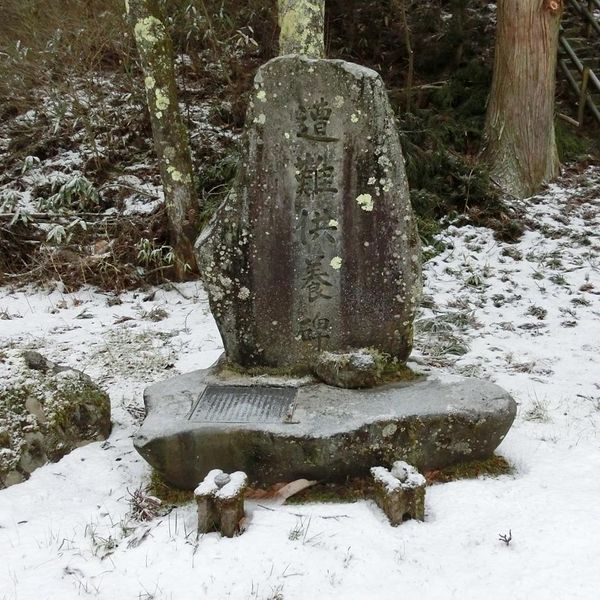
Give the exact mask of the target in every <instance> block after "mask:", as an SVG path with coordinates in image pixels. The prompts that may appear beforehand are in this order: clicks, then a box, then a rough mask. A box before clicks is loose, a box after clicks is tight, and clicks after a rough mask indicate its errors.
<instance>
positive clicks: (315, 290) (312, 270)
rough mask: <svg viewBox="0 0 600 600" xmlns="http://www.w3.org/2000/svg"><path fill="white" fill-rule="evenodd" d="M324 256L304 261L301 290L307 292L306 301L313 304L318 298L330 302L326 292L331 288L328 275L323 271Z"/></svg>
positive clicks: (320, 255)
mask: <svg viewBox="0 0 600 600" xmlns="http://www.w3.org/2000/svg"><path fill="white" fill-rule="evenodd" d="M324 258H325V256H324V255H323V254H319V255H317V256H311V257H310V258H306V259H305V263H306V269H305V272H304V276H303V277H302V289H303V290H308V301H309V302H311V303H312V302H315V301H316V300H318V299H319V298H324V299H326V300H330V299H331V296H329V295H328V294H327V293H326V291H327V288H328V287H331V282H330V281H329V274H328V273H327V272H326V271H325V270H324V269H323V265H322V263H323V259H324Z"/></svg>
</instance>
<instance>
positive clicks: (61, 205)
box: [39, 175, 100, 212]
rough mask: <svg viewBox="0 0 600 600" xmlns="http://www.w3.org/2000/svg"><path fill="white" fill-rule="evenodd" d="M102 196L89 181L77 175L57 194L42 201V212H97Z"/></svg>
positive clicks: (64, 184) (59, 189) (61, 187)
mask: <svg viewBox="0 0 600 600" xmlns="http://www.w3.org/2000/svg"><path fill="white" fill-rule="evenodd" d="M99 204H100V195H99V194H98V190H97V189H96V188H95V187H94V185H93V184H92V182H91V181H89V179H87V178H85V177H83V176H79V175H76V176H74V177H71V179H68V180H67V181H66V182H65V183H63V184H62V185H61V186H60V187H59V188H58V190H57V191H56V193H54V194H52V196H50V197H49V198H46V199H41V200H40V201H39V206H40V208H41V209H42V210H47V211H52V212H61V211H64V210H83V211H93V210H97V209H98V206H99Z"/></svg>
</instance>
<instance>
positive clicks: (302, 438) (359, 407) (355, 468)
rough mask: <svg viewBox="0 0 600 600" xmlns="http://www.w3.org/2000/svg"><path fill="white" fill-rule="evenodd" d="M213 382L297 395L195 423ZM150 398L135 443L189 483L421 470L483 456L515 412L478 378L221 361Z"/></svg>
mask: <svg viewBox="0 0 600 600" xmlns="http://www.w3.org/2000/svg"><path fill="white" fill-rule="evenodd" d="M207 386H211V393H214V390H215V389H217V391H218V388H219V386H224V387H226V388H227V389H228V390H230V389H231V388H232V387H234V388H235V387H244V386H258V387H269V386H274V387H276V388H279V389H280V388H281V387H284V388H294V389H295V391H296V394H295V398H294V399H293V406H292V408H291V410H290V411H289V414H286V415H285V417H283V418H280V419H278V420H272V419H266V420H268V421H271V422H256V421H254V422H236V423H232V422H228V423H226V422H215V421H211V422H206V421H198V420H193V419H194V415H197V414H199V413H200V414H205V415H206V414H209V412H210V411H208V412H207V411H199V410H198V409H199V406H198V403H199V399H200V397H201V395H202V394H203V392H204V390H205V389H206V387H207ZM207 397H208V396H207ZM144 401H145V405H146V411H147V416H146V419H145V421H144V423H143V424H142V426H141V427H140V429H139V431H138V432H137V434H136V435H135V438H134V446H135V448H136V449H137V451H138V452H139V453H140V454H141V455H142V457H143V458H144V459H145V460H147V461H148V462H149V463H150V464H151V465H152V466H153V467H154V468H155V469H156V470H157V471H158V472H159V473H160V474H161V475H162V476H163V477H164V479H165V480H166V481H168V482H169V483H171V484H172V485H175V486H176V487H179V488H183V489H194V488H195V487H196V486H197V485H198V483H199V482H200V481H202V480H203V478H204V477H205V476H206V475H207V473H208V472H209V471H211V470H212V469H215V468H219V469H223V470H224V471H229V472H231V471H244V472H246V473H247V474H248V476H249V478H250V480H255V481H260V482H262V483H273V482H277V481H291V480H294V479H299V478H307V479H317V480H328V481H332V480H340V479H343V478H345V477H347V476H354V475H367V474H368V473H369V469H370V468H371V467H373V466H375V465H391V464H392V463H393V462H394V461H396V460H405V461H406V462H408V463H410V464H412V465H414V466H415V467H416V468H417V469H419V470H420V471H421V472H424V471H427V470H430V469H438V468H442V467H445V466H448V465H451V464H455V463H459V462H463V461H471V460H480V459H485V458H488V457H489V456H490V455H491V454H492V453H493V451H494V450H495V449H496V447H497V446H498V445H499V444H500V442H501V441H502V439H503V438H504V436H505V435H506V433H507V432H508V430H509V428H510V426H511V424H512V422H513V420H514V418H515V414H516V403H515V401H514V400H513V399H512V397H511V396H510V395H509V394H508V392H506V391H505V390H503V389H502V388H500V387H498V386H497V385H495V384H492V383H490V382H487V381H483V380H479V379H452V380H442V379H439V378H435V377H432V376H429V377H427V378H424V379H422V380H420V381H416V382H415V381H413V382H408V383H396V384H390V385H384V386H380V387H377V388H373V389H361V390H352V389H341V388H336V387H331V386H328V385H325V384H323V383H318V382H315V381H313V380H311V379H309V378H305V379H291V378H265V377H243V376H237V375H231V374H230V375H228V376H224V375H220V374H219V372H218V371H217V369H216V368H215V367H211V368H210V369H204V370H199V371H194V372H192V373H187V374H185V375H179V376H177V377H174V378H172V379H169V380H167V381H164V382H161V383H157V384H155V385H152V386H150V387H148V388H147V389H146V390H145V392H144ZM200 401H202V400H201V399H200ZM200 408H201V407H200ZM190 417H191V419H190Z"/></svg>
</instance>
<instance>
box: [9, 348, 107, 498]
mask: <svg viewBox="0 0 600 600" xmlns="http://www.w3.org/2000/svg"><path fill="white" fill-rule="evenodd" d="M26 359H27V362H28V364H29V363H31V364H35V365H37V366H36V367H34V368H36V369H38V367H40V365H41V366H42V367H44V368H43V369H41V371H40V370H38V371H36V372H34V373H32V374H31V375H30V376H29V377H28V378H27V379H26V380H22V381H17V382H14V383H13V384H12V385H7V386H4V387H0V415H1V417H2V418H1V419H0V488H2V487H8V486H9V485H12V484H14V483H20V482H21V481H24V480H26V479H27V478H29V475H30V474H31V473H32V472H33V471H34V470H35V469H37V468H38V467H41V466H42V465H44V464H45V463H47V462H54V461H57V460H60V459H61V458H62V457H63V456H64V455H65V454H68V453H69V452H71V450H73V449H75V448H77V447H79V446H82V445H84V444H87V443H89V442H93V441H97V440H104V439H106V438H107V437H108V436H109V434H110V430H111V421H110V400H109V398H108V396H107V394H106V393H105V392H104V391H102V390H101V389H100V388H99V387H98V386H97V385H96V384H95V383H93V382H92V381H91V380H90V378H89V377H88V376H87V375H85V374H83V373H81V372H79V371H75V370H73V369H68V368H66V367H61V366H60V365H55V364H54V363H51V362H50V361H45V359H43V357H41V355H38V354H37V353H36V355H35V356H33V355H31V354H30V355H28V356H27V357H26ZM42 359H43V360H42ZM32 361H33V362H32ZM43 361H45V362H43ZM40 368H41V367H40Z"/></svg>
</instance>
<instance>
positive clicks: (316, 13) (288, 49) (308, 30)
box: [279, 0, 325, 58]
mask: <svg viewBox="0 0 600 600" xmlns="http://www.w3.org/2000/svg"><path fill="white" fill-rule="evenodd" d="M279 29H280V34H279V54H306V55H307V56H311V57H314V58H323V57H324V56H325V0H279Z"/></svg>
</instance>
